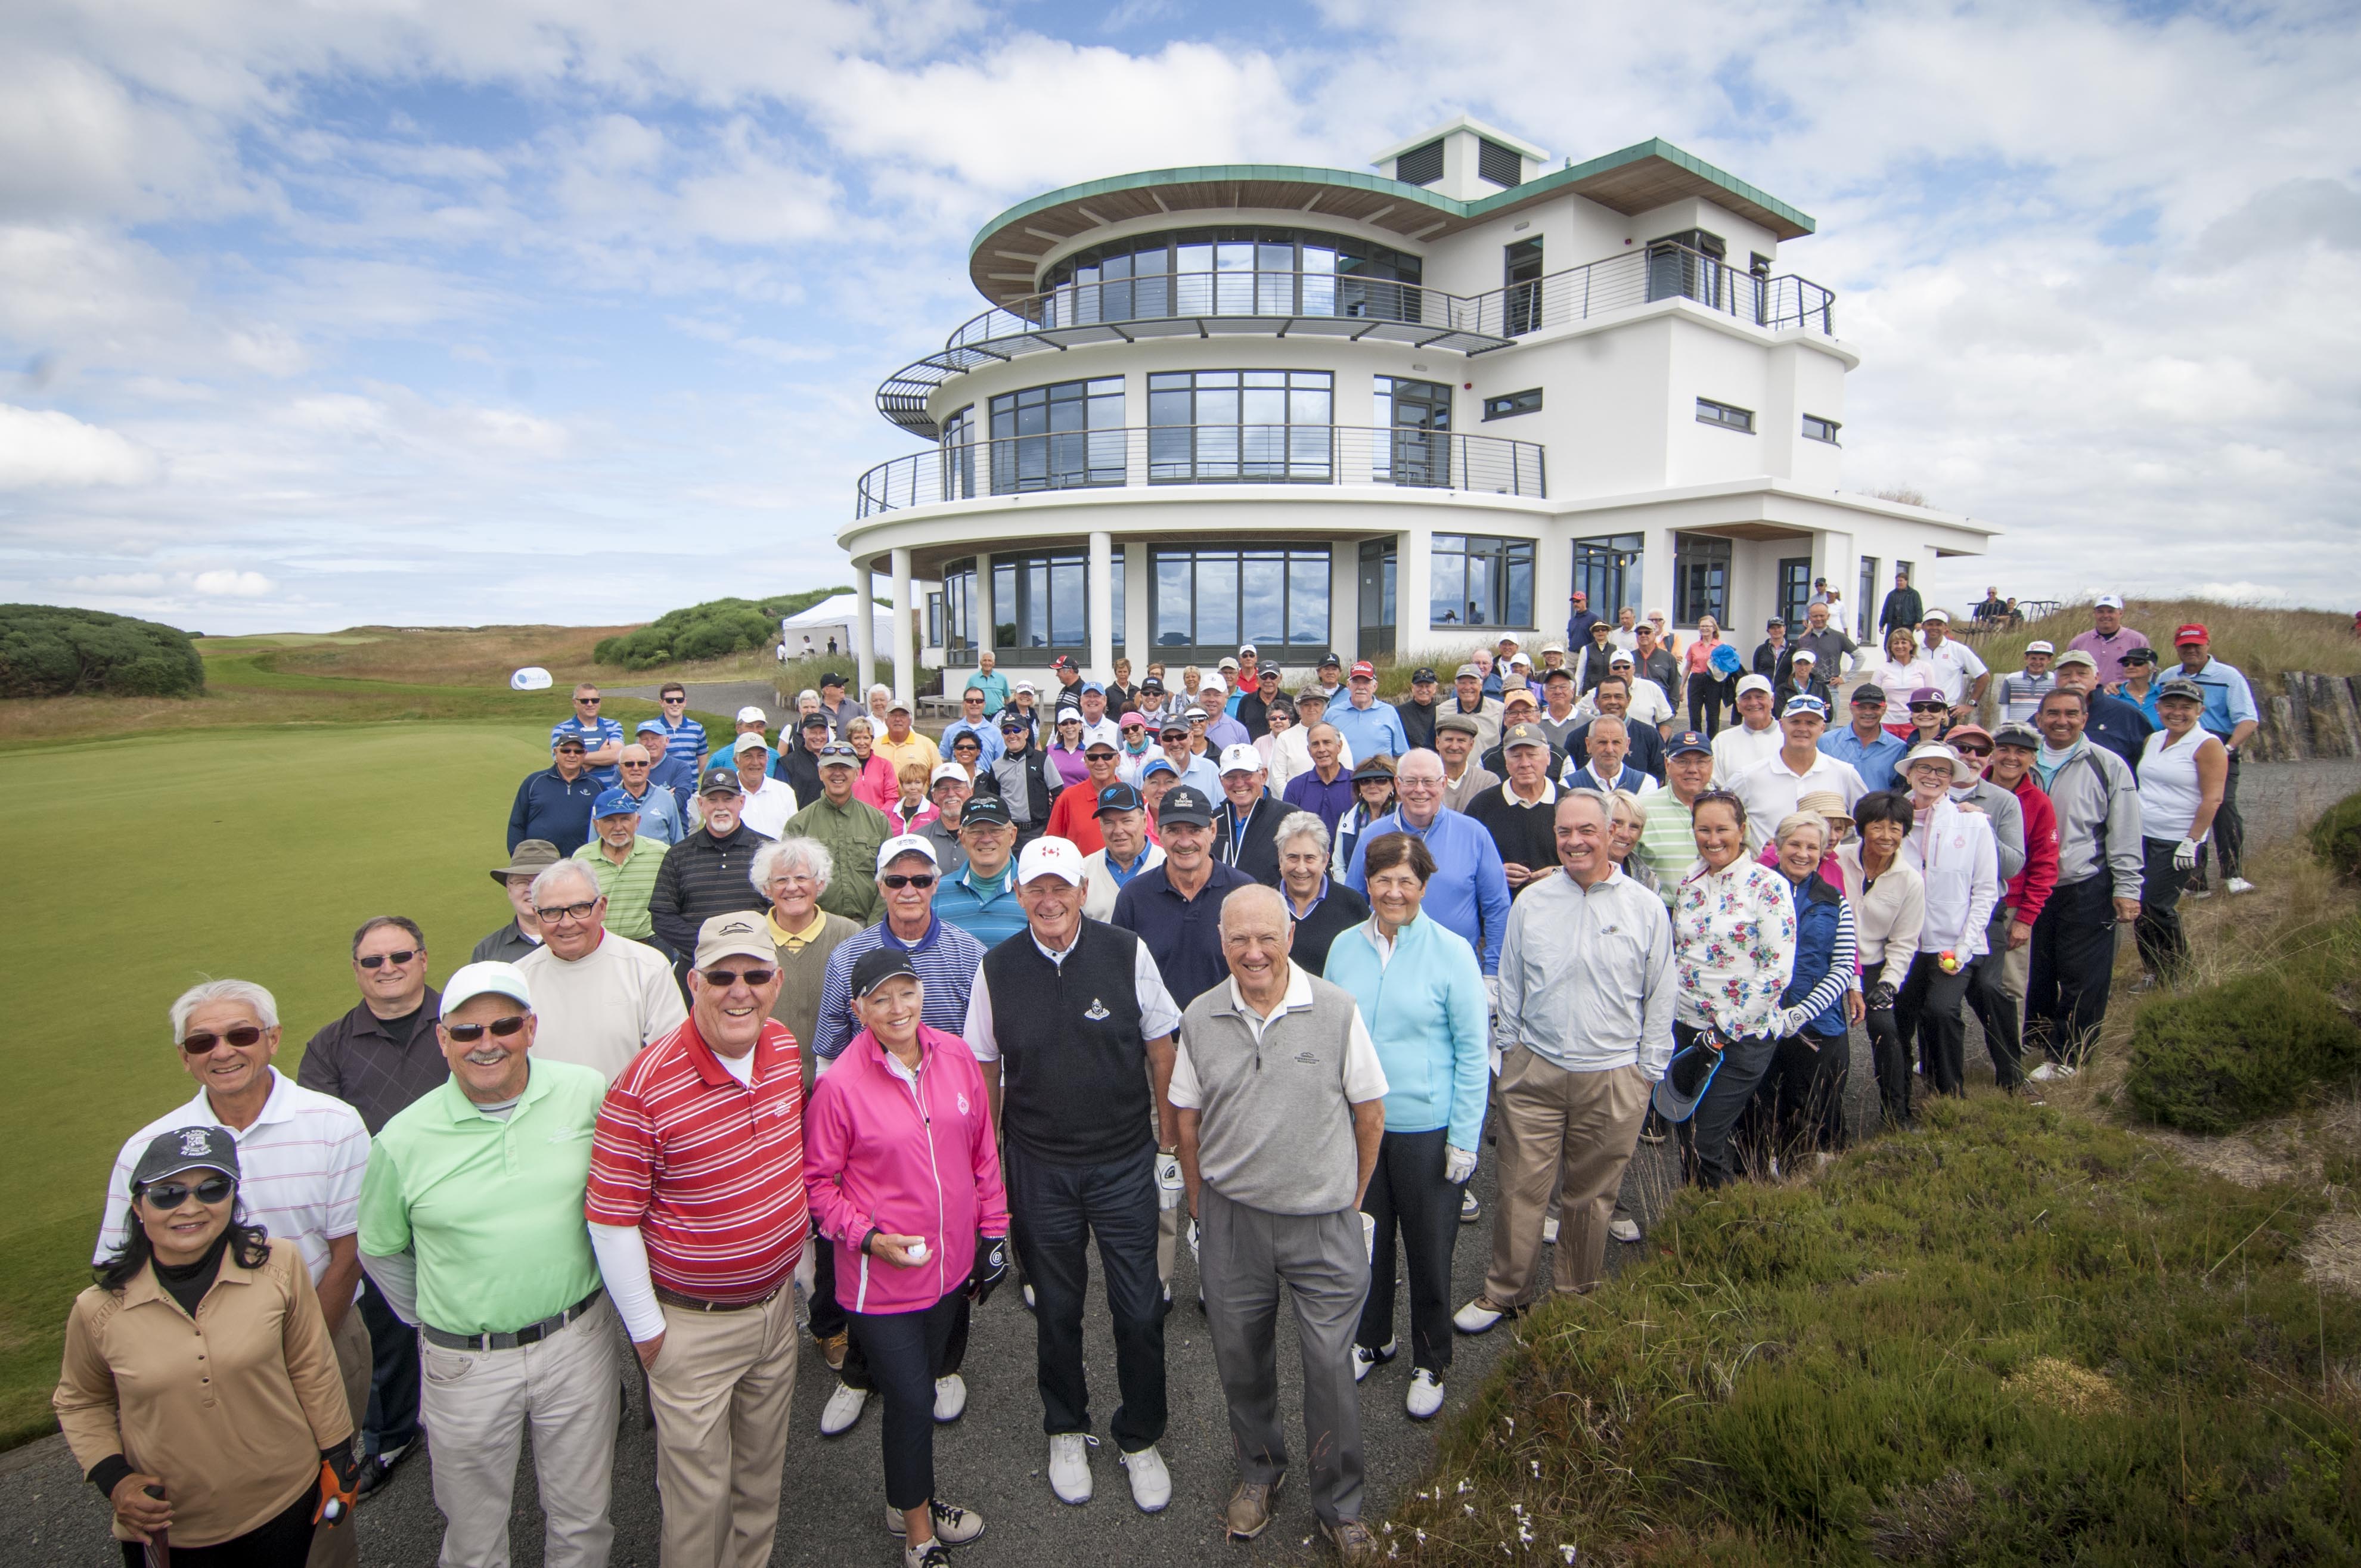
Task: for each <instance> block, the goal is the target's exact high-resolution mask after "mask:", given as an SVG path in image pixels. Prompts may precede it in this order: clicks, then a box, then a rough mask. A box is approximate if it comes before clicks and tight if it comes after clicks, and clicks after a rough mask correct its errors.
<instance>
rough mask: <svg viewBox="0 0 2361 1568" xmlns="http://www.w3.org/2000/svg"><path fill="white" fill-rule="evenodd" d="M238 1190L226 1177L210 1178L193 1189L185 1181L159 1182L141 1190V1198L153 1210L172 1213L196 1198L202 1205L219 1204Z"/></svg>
mask: <svg viewBox="0 0 2361 1568" xmlns="http://www.w3.org/2000/svg"><path fill="white" fill-rule="evenodd" d="M236 1190H237V1183H236V1182H235V1181H232V1180H231V1179H229V1178H228V1177H226V1176H208V1177H206V1178H205V1179H203V1181H200V1182H198V1183H197V1184H196V1185H195V1186H193V1187H192V1186H190V1185H189V1184H188V1183H187V1182H185V1181H159V1182H155V1183H153V1184H151V1185H149V1186H148V1187H144V1188H142V1189H140V1191H139V1196H140V1197H142V1198H144V1199H146V1200H147V1201H148V1207H149V1208H151V1209H160V1210H162V1211H164V1212H166V1213H170V1212H172V1211H173V1210H175V1209H177V1208H179V1207H180V1206H181V1204H183V1203H185V1202H187V1201H189V1200H190V1199H191V1198H194V1199H195V1200H196V1201H198V1202H200V1203H218V1202H220V1201H222V1200H223V1199H225V1198H226V1197H228V1196H229V1195H230V1194H231V1193H233V1192H235V1191H236Z"/></svg>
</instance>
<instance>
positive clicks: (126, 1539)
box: [51, 1126, 356, 1568]
mask: <svg viewBox="0 0 2361 1568" xmlns="http://www.w3.org/2000/svg"><path fill="white" fill-rule="evenodd" d="M237 1182H238V1164H237V1145H236V1140H235V1139H233V1138H232V1137H231V1136H230V1135H229V1133H228V1132H227V1130H225V1129H224V1128H221V1127H203V1126H199V1127H182V1128H180V1129H178V1130H176V1131H173V1132H169V1133H164V1134H161V1135H159V1136H158V1137H157V1138H156V1139H155V1141H154V1142H152V1143H150V1144H149V1145H148V1149H147V1152H146V1153H145V1154H143V1155H141V1156H140V1157H139V1163H138V1164H137V1166H136V1167H134V1168H133V1169H132V1173H131V1214H132V1218H133V1219H134V1220H135V1221H137V1223H136V1224H134V1225H133V1226H132V1227H131V1234H130V1236H129V1238H128V1239H127V1240H126V1242H125V1244H124V1245H123V1249H122V1250H121V1251H120V1252H118V1253H116V1254H115V1256H113V1257H112V1258H110V1259H108V1260H107V1261H106V1262H105V1263H104V1265H102V1266H100V1268H99V1271H98V1283H97V1284H95V1285H93V1286H92V1287H91V1288H89V1289H87V1290H84V1291H83V1292H82V1294H81V1296H79V1297H78V1298H76V1299H75V1301H74V1305H73V1315H72V1316H71V1318H69V1319H68V1320H67V1322H66V1351H65V1365H64V1369H63V1371H62V1372H61V1373H60V1376H59V1378H58V1391H57V1394H56V1396H55V1398H53V1399H52V1401H51V1403H52V1404H53V1406H54V1407H55V1409H56V1410H57V1413H58V1424H59V1425H60V1426H61V1427H63V1428H64V1429H65V1434H66V1442H67V1443H68V1444H69V1445H70V1446H71V1448H72V1449H73V1453H74V1459H75V1461H76V1463H78V1464H81V1466H82V1472H83V1474H84V1475H86V1476H88V1477H89V1479H90V1482H91V1484H92V1485H93V1486H96V1487H97V1488H98V1489H99V1492H100V1493H101V1494H102V1495H103V1496H104V1497H106V1499H107V1501H108V1502H109V1503H111V1504H112V1505H113V1506H114V1508H115V1539H116V1540H117V1541H121V1542H122V1543H123V1560H124V1562H125V1563H127V1564H129V1565H130V1568H140V1565H141V1564H142V1563H144V1562H145V1561H146V1557H147V1547H148V1542H149V1541H150V1540H151V1539H152V1538H155V1537H159V1536H168V1538H169V1541H170V1547H171V1551H172V1561H173V1563H174V1564H175V1568H233V1565H234V1568H302V1564H303V1562H304V1560H305V1558H306V1556H307V1555H308V1554H309V1553H310V1552H311V1548H312V1533H313V1529H314V1528H315V1527H317V1526H318V1521H319V1519H320V1518H321V1515H322V1513H323V1511H324V1508H325V1507H326V1505H327V1503H328V1502H329V1500H330V1499H331V1498H332V1497H333V1498H335V1499H336V1500H337V1501H338V1502H339V1503H340V1504H341V1513H340V1518H341V1519H343V1520H344V1521H346V1522H335V1521H331V1522H330V1523H329V1524H328V1525H327V1526H326V1527H324V1528H330V1529H341V1530H350V1529H351V1528H352V1525H351V1524H350V1522H348V1521H349V1519H350V1513H351V1508H352V1502H353V1481H354V1473H355V1469H356V1466H355V1464H354V1463H353V1459H352V1435H353V1422H352V1413H351V1411H350V1409H348V1408H347V1407H346V1403H345V1391H344V1383H343V1380H342V1378H341V1376H339V1375H338V1373H337V1370H336V1353H335V1348H334V1346H332V1345H331V1344H330V1343H329V1340H328V1325H327V1321H326V1320H325V1319H324V1318H323V1317H322V1316H321V1315H320V1301H319V1298H318V1297H317V1296H315V1295H313V1291H312V1274H311V1270H310V1269H308V1268H306V1267H305V1266H304V1264H303V1255H302V1252H300V1251H299V1250H298V1249H297V1248H296V1245H295V1244H294V1243H293V1242H291V1241H272V1240H271V1239H270V1238H269V1236H268V1235H267V1234H264V1232H263V1231H262V1230H261V1228H260V1227H258V1226H255V1225H250V1224H244V1223H239V1222H238V1221H237V1219H236V1203H237Z"/></svg>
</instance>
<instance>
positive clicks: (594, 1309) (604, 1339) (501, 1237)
mask: <svg viewBox="0 0 2361 1568" xmlns="http://www.w3.org/2000/svg"><path fill="white" fill-rule="evenodd" d="M534 1029H535V1020H534V1018H533V992H532V991H531V989H530V987H529V986H528V985H527V983H526V981H525V977H524V976H523V975H522V974H521V973H519V972H518V970H517V968H516V966H515V965H513V964H507V963H498V962H494V963H475V964H468V965H467V966H466V967H464V968H462V969H461V970H459V971H458V972H457V973H456V974H454V975H453V976H452V977H451V979H450V981H449V983H448V984H447V985H446V986H445V988H444V991H443V1011H442V1019H441V1022H440V1023H439V1024H438V1025H437V1026H436V1029H435V1035H436V1037H437V1038H438V1039H439V1040H440V1042H441V1044H442V1047H443V1058H444V1060H445V1061H446V1062H448V1063H449V1064H450V1068H451V1076H450V1078H449V1079H448V1080H445V1082H444V1084H443V1087H441V1088H440V1089H437V1090H435V1091H433V1092H432V1093H429V1094H426V1095H424V1096H423V1097H422V1098H420V1099H419V1100H417V1101H415V1102H412V1104H411V1105H410V1106H409V1107H408V1108H407V1109H405V1110H403V1111H401V1112H398V1113H395V1114H394V1116H393V1117H392V1118H391V1119H390V1121H388V1122H387V1123H386V1124H385V1126H384V1128H383V1129H382V1130H381V1131H379V1134H378V1135H377V1141H376V1143H375V1145H374V1146H372V1147H371V1149H370V1151H369V1164H368V1176H367V1178H366V1179H364V1180H363V1182H362V1184H361V1203H360V1251H361V1262H362V1264H363V1266H366V1267H367V1268H368V1272H369V1277H371V1278H373V1279H375V1280H376V1281H377V1284H378V1287H379V1289H381V1290H382V1291H384V1293H385V1297H386V1299H387V1300H388V1301H389V1302H390V1303H391V1304H392V1307H393V1310H394V1311H395V1312H396V1314H398V1315H399V1316H400V1317H401V1320H402V1321H404V1322H414V1323H417V1324H419V1325H420V1326H421V1335H420V1337H421V1339H422V1340H423V1345H422V1347H421V1361H422V1363H423V1368H424V1372H425V1377H424V1380H423V1381H424V1410H425V1422H426V1425H427V1427H428V1429H429V1430H430V1431H432V1432H433V1434H434V1437H433V1444H432V1446H431V1448H430V1449H429V1450H428V1460H429V1462H430V1463H431V1464H432V1465H433V1466H434V1506H435V1507H436V1508H439V1509H441V1510H442V1513H443V1518H444V1521H445V1533H444V1541H443V1552H442V1557H441V1562H442V1563H444V1564H445V1568H492V1565H493V1564H495V1563H507V1562H508V1560H509V1551H508V1528H509V1513H510V1507H511V1499H512V1498H513V1497H514V1496H515V1493H516V1461H517V1443H518V1440H519V1439H520V1438H521V1436H522V1429H523V1427H524V1425H525V1423H527V1422H528V1421H529V1422H531V1423H532V1428H533V1467H534V1471H535V1474H536V1475H537V1476H538V1478H539V1481H540V1488H541V1504H542V1511H543V1514H544V1519H545V1520H546V1531H545V1535H544V1545H543V1552H542V1560H543V1561H544V1563H550V1564H553V1565H557V1568H598V1565H599V1564H603V1563H605V1562H606V1561H607V1554H608V1550H609V1545H610V1544H611V1542H612V1541H613V1539H614V1527H613V1525H612V1524H610V1523H609V1520H608V1517H607V1501H608V1494H609V1486H610V1485H611V1477H612V1475H613V1471H614V1458H615V1422H616V1418H617V1416H618V1414H619V1409H620V1398H621V1391H622V1389H621V1382H620V1374H619V1371H618V1368H617V1363H616V1332H615V1313H614V1309H613V1308H612V1307H611V1306H609V1304H608V1301H607V1297H606V1293H605V1291H604V1290H603V1289H602V1288H600V1283H599V1278H598V1260H597V1258H596V1257H595V1256H594V1255H592V1253H591V1251H590V1234H589V1231H588V1228H587V1227H586V1225H585V1223H584V1222H583V1218H582V1215H583V1199H584V1195H585V1192H586V1190H587V1189H588V1185H589V1173H590V1138H591V1133H592V1131H593V1129H594V1127H595V1126H596V1124H597V1122H598V1105H599V1102H600V1101H601V1100H602V1099H603V1098H604V1097H605V1094H606V1088H607V1081H606V1080H605V1078H604V1077H602V1076H601V1075H600V1074H599V1073H598V1072H597V1071H596V1070H595V1069H590V1068H587V1067H578V1066H576V1065H574V1064H572V1063H570V1062H559V1061H535V1060H533V1058H532V1050H533V1033H534Z"/></svg>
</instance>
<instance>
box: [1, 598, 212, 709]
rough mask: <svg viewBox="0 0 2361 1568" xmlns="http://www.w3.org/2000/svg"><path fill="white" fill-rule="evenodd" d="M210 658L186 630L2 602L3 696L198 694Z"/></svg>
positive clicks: (82, 611) (89, 611) (123, 617)
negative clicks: (205, 657) (200, 653)
mask: <svg viewBox="0 0 2361 1568" xmlns="http://www.w3.org/2000/svg"><path fill="white" fill-rule="evenodd" d="M204 689H205V663H204V661H203V659H202V658H200V657H198V655H197V648H196V644H195V643H193V642H192V641H189V635H188V633H187V632H185V631H181V630H178V629H176V628H173V627H170V626H159V625H158V624H157V623H156V622H154V621H152V620H132V619H131V618H130V617H129V616H127V615H109V614H107V613H106V612H105V611H104V610H98V609H66V608H64V607H63V606H60V605H47V604H9V605H0V696H196V695H197V694H199V693H201V692H203V690H204Z"/></svg>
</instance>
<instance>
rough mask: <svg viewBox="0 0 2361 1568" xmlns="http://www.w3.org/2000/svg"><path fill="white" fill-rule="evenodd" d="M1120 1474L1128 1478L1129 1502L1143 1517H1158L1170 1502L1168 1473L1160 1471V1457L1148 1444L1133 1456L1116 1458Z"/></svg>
mask: <svg viewBox="0 0 2361 1568" xmlns="http://www.w3.org/2000/svg"><path fill="white" fill-rule="evenodd" d="M1116 1459H1117V1462H1118V1463H1120V1464H1122V1465H1123V1468H1124V1473H1125V1474H1126V1475H1129V1476H1130V1477H1131V1500H1132V1501H1133V1502H1134V1503H1136V1504H1137V1505H1138V1507H1139V1511H1140V1512H1141V1513H1143V1514H1160V1513H1162V1512H1163V1511H1164V1506H1165V1505H1166V1504H1167V1503H1170V1501H1171V1500H1172V1472H1170V1470H1167V1469H1166V1468H1164V1456H1163V1455H1162V1454H1160V1453H1157V1452H1156V1445H1155V1444H1154V1443H1152V1442H1151V1443H1149V1444H1148V1446H1147V1447H1146V1448H1143V1449H1141V1450H1140V1451H1139V1452H1138V1453H1121V1454H1118V1455H1116Z"/></svg>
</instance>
